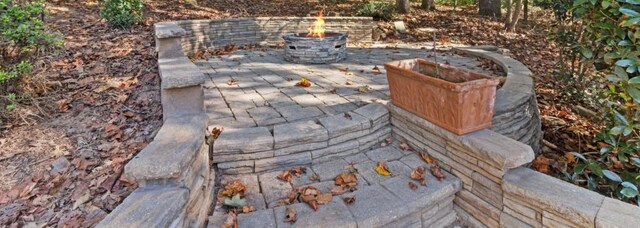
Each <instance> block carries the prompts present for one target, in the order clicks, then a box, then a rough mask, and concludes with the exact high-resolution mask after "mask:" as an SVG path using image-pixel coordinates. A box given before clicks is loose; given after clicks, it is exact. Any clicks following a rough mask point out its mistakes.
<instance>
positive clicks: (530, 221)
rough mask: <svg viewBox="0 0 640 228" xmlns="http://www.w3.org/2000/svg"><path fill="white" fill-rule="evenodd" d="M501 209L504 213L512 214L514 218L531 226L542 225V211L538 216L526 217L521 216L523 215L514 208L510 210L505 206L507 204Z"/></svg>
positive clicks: (538, 226)
mask: <svg viewBox="0 0 640 228" xmlns="http://www.w3.org/2000/svg"><path fill="white" fill-rule="evenodd" d="M502 211H503V212H504V213H507V214H508V215H510V216H513V217H514V218H516V219H518V220H520V221H523V222H524V223H526V224H529V225H531V226H533V227H536V228H541V227H542V213H540V218H537V217H536V218H529V217H526V216H523V215H521V214H519V213H518V212H515V211H514V210H512V209H511V208H510V207H507V206H505V207H503V208H502Z"/></svg>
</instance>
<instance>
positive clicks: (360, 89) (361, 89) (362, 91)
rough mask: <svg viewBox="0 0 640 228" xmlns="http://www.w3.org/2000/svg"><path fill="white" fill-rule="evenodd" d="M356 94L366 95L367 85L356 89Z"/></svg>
mask: <svg viewBox="0 0 640 228" xmlns="http://www.w3.org/2000/svg"><path fill="white" fill-rule="evenodd" d="M358 92H359V93H367V92H369V86H368V85H363V86H360V87H358Z"/></svg>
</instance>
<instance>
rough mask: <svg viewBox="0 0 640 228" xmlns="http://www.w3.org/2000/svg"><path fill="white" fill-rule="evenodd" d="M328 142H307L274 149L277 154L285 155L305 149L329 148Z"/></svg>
mask: <svg viewBox="0 0 640 228" xmlns="http://www.w3.org/2000/svg"><path fill="white" fill-rule="evenodd" d="M327 146H328V145H327V142H326V141H324V142H314V143H305V144H300V145H295V146H290V147H286V148H281V149H277V150H275V151H274V153H275V156H284V155H288V154H295V153H300V152H304V151H315V150H322V149H326V148H327Z"/></svg>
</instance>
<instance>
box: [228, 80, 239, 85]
mask: <svg viewBox="0 0 640 228" xmlns="http://www.w3.org/2000/svg"><path fill="white" fill-rule="evenodd" d="M227 85H229V86H234V85H238V81H237V80H235V79H229V81H227Z"/></svg>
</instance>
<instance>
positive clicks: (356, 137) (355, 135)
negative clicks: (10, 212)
mask: <svg viewBox="0 0 640 228" xmlns="http://www.w3.org/2000/svg"><path fill="white" fill-rule="evenodd" d="M368 134H369V130H360V131H356V132H350V133H346V134H344V135H340V136H336V137H333V138H329V145H336V144H339V143H343V142H347V141H356V142H358V141H360V139H361V138H362V137H363V136H364V137H366V136H367V135H368Z"/></svg>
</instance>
